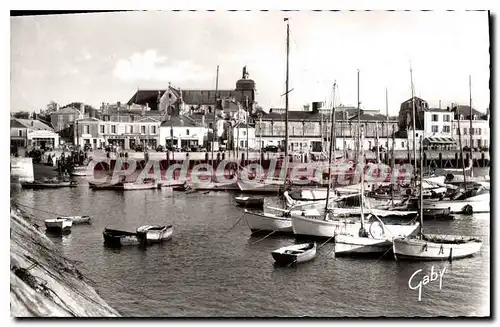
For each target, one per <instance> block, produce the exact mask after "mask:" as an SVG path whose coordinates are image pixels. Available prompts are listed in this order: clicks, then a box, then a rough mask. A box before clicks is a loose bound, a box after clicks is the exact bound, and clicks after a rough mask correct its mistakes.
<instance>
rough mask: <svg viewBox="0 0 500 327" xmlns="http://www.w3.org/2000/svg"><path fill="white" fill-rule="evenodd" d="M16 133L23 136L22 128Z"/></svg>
mask: <svg viewBox="0 0 500 327" xmlns="http://www.w3.org/2000/svg"><path fill="white" fill-rule="evenodd" d="M18 135H19V137H22V136H23V130H22V129H20V130H19V131H18Z"/></svg>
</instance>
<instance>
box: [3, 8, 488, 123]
mask: <svg viewBox="0 0 500 327" xmlns="http://www.w3.org/2000/svg"><path fill="white" fill-rule="evenodd" d="M284 17H288V18H289V23H290V52H289V54H290V56H289V57H290V60H289V67H290V69H289V78H290V82H289V89H293V90H292V91H291V92H290V93H289V104H290V105H289V107H290V109H291V110H294V109H297V110H300V109H302V108H303V105H305V104H310V103H311V102H313V101H325V100H326V102H327V104H328V105H331V102H332V98H333V96H332V89H333V84H334V83H336V85H337V88H336V91H335V105H340V104H343V105H352V106H356V103H357V71H358V69H359V71H360V72H359V76H360V79H359V86H360V87H359V95H360V102H361V108H362V109H370V110H381V112H382V113H385V110H386V99H385V94H386V91H385V90H386V88H387V90H388V91H387V92H388V108H389V114H391V115H396V114H397V113H398V111H399V107H400V104H401V102H403V101H405V100H406V99H409V98H410V97H411V78H410V67H411V69H412V75H413V83H414V94H415V95H416V96H419V97H421V98H423V99H425V100H427V101H428V102H429V105H430V106H431V107H438V106H439V101H440V100H441V102H442V107H446V106H447V105H450V103H452V102H453V103H461V104H468V103H469V75H471V78H472V102H473V107H474V108H476V109H478V110H479V111H481V112H486V108H487V107H488V106H489V102H490V90H489V78H490V70H489V65H490V55H489V28H488V13H487V12H465V11H461V12H444V11H430V12H422V11H414V12H402V11H400V12H388V11H371V12H368V11H359V12H348V11H345V12H312V11H307V12H305V11H302V12H279V11H272V12H227V11H216V12H170V11H148V12H145V11H142V12H118V13H91V14H70V15H49V16H25V17H12V18H11V99H10V101H11V111H20V110H25V111H33V110H36V111H38V110H39V109H44V108H45V107H46V106H47V104H48V103H49V102H50V101H55V102H57V103H59V104H61V105H64V104H67V103H71V102H84V103H86V104H90V105H92V106H94V107H96V108H97V107H99V106H100V104H101V103H102V102H109V103H115V102H117V101H121V102H122V103H123V102H127V101H128V100H129V99H130V98H131V97H132V96H133V94H134V93H135V92H136V90H137V89H138V88H140V89H165V88H166V87H167V86H168V83H169V82H170V83H171V85H172V86H174V87H180V88H181V89H215V84H216V69H217V65H219V67H220V68H219V89H234V88H235V84H236V81H237V80H238V79H240V78H241V74H242V68H243V66H245V65H246V66H247V70H248V72H249V75H250V78H251V79H253V80H254V81H255V83H256V88H257V95H256V100H257V101H258V103H259V105H261V106H262V107H263V108H264V110H268V109H269V108H273V107H281V108H284V106H285V97H284V96H282V95H283V93H285V76H286V73H285V72H286V22H284V19H283V18H284Z"/></svg>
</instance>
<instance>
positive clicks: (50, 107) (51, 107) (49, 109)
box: [46, 100, 57, 113]
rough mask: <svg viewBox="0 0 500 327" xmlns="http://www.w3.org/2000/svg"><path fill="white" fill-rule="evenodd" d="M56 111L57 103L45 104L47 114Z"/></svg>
mask: <svg viewBox="0 0 500 327" xmlns="http://www.w3.org/2000/svg"><path fill="white" fill-rule="evenodd" d="M56 110H57V102H55V101H53V100H51V101H50V102H49V104H47V108H46V111H47V113H51V112H54V111H56Z"/></svg>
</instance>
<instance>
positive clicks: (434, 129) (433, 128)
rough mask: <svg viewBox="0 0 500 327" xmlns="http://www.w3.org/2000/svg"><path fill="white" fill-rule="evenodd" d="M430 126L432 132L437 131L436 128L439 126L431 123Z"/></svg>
mask: <svg viewBox="0 0 500 327" xmlns="http://www.w3.org/2000/svg"><path fill="white" fill-rule="evenodd" d="M431 128H432V132H433V133H437V132H438V129H439V126H438V125H432V126H431Z"/></svg>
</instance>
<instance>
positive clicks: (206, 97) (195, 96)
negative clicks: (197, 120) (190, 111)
mask: <svg viewBox="0 0 500 327" xmlns="http://www.w3.org/2000/svg"><path fill="white" fill-rule="evenodd" d="M181 92H182V100H183V101H184V103H187V104H205V105H210V104H215V98H216V94H217V97H218V98H219V99H224V98H231V97H234V98H235V99H236V101H239V100H241V92H240V91H235V90H218V91H217V93H216V92H215V90H182V91H181Z"/></svg>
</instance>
